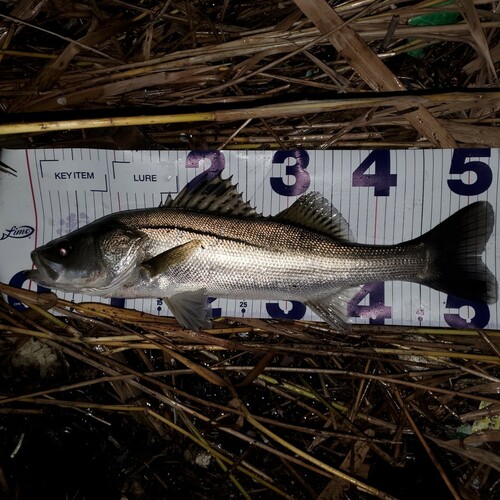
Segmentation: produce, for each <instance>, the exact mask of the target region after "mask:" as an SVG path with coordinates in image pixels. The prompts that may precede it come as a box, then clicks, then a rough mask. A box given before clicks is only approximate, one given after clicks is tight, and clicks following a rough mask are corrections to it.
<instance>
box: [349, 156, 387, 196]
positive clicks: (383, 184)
mask: <svg viewBox="0 0 500 500" xmlns="http://www.w3.org/2000/svg"><path fill="white" fill-rule="evenodd" d="M373 164H375V173H374V174H366V173H365V172H366V171H367V170H368V169H369V168H370V167H371V166H372V165H373ZM352 185H353V186H356V187H374V188H375V193H374V194H375V196H389V194H390V189H391V187H395V186H396V185H397V175H396V174H391V157H390V151H388V150H377V151H372V152H371V153H370V154H369V155H368V156H367V157H366V158H365V160H363V162H362V163H361V165H360V166H359V167H358V168H357V169H356V170H355V171H354V172H353V173H352Z"/></svg>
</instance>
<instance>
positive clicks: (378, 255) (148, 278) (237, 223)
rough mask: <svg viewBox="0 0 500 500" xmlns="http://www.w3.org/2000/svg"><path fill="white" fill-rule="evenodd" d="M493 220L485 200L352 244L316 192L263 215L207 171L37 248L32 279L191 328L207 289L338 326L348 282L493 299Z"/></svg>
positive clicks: (197, 324) (203, 314)
mask: <svg viewBox="0 0 500 500" xmlns="http://www.w3.org/2000/svg"><path fill="white" fill-rule="evenodd" d="M492 227H493V212H492V209H491V206H490V205H489V204H487V203H476V204H473V205H471V206H469V207H466V208H465V209H463V210H461V211H460V212H458V213H457V214H455V215H453V216H452V217H451V218H450V219H448V220H447V221H445V222H443V223H442V224H441V225H439V226H437V228H435V229H433V230H431V231H430V232H429V233H427V234H426V235H424V236H422V237H420V238H417V239H415V240H412V241H409V242H404V243H402V244H399V245H391V246H371V245H361V244H357V243H355V242H354V241H352V236H351V235H350V231H349V227H348V225H347V223H346V221H345V220H344V219H343V217H342V216H341V215H340V214H339V213H338V212H337V211H336V210H335V209H334V208H333V207H332V206H331V205H330V204H329V203H328V202H326V200H324V199H323V198H322V197H321V196H320V195H318V194H317V193H309V194H307V195H304V196H303V197H302V198H299V200H297V202H296V203H295V204H293V205H292V206H291V207H290V208H289V209H287V210H285V211H283V212H281V213H280V214H278V215H277V216H275V217H269V218H265V217H261V216H259V215H258V214H256V213H255V211H254V210H253V209H252V208H251V207H250V206H249V205H248V204H247V203H245V202H244V201H243V200H242V199H241V197H240V196H239V195H238V194H237V192H236V190H235V187H234V186H232V185H231V184H230V182H229V181H222V180H221V179H220V178H215V179H212V180H211V181H209V182H207V183H206V184H203V185H201V186H198V187H197V189H194V190H192V192H190V190H189V189H188V187H186V188H185V189H184V190H183V191H182V192H181V193H180V194H179V195H178V196H177V197H176V199H175V200H172V199H169V200H168V201H167V203H166V204H165V206H164V207H160V208H151V209H143V210H130V211H125V212H119V213H116V214H111V215H109V216H106V217H103V218H101V219H99V220H97V221H95V222H93V223H91V224H89V225H87V226H85V227H83V228H81V229H79V230H77V231H74V232H73V233H70V234H69V235H68V236H66V237H63V238H58V239H57V240H54V241H53V242H50V243H49V244H47V245H44V246H43V247H40V248H38V249H36V250H35V251H34V252H33V253H32V259H33V261H34V263H35V264H36V266H37V270H35V271H30V272H29V277H30V278H31V279H34V280H35V281H38V282H39V283H43V284H45V285H47V286H50V287H54V288H58V289H61V290H66V291H74V292H80V293H88V294H93V295H101V296H106V297H121V298H139V297H163V298H165V299H166V302H167V304H168V306H169V307H170V308H171V310H172V312H173V313H174V315H175V316H176V317H177V318H178V320H179V321H180V322H181V323H182V324H183V325H184V326H187V327H190V328H194V329H199V328H203V327H207V326H209V324H210V321H209V309H208V306H207V304H206V302H207V297H208V296H213V297H227V298H241V299H282V300H298V301H301V302H304V303H306V304H307V305H308V306H310V307H311V308H312V309H313V310H314V311H315V312H316V313H318V314H319V315H320V316H321V317H323V319H325V320H326V321H328V322H329V323H330V324H331V325H333V326H336V327H339V328H345V324H346V315H345V308H346V307H345V306H346V292H345V291H346V290H347V289H349V288H351V287H355V286H358V285H361V284H365V283H370V282H377V281H388V280H402V281H412V282H416V283H423V284H426V285H429V286H432V287H434V288H436V289H438V290H442V291H446V292H450V293H455V294H456V295H459V296H462V297H470V298H474V299H477V300H485V301H487V302H492V301H494V300H496V287H497V285H496V280H495V278H494V276H493V275H492V274H491V273H490V272H489V271H488V269H487V268H486V266H485V265H484V264H483V263H482V261H481V258H480V255H481V253H482V252H483V250H484V246H485V244H486V242H487V240H488V238H489V236H490V234H491V231H492ZM458 271H460V276H459V275H458V274H457V272H458Z"/></svg>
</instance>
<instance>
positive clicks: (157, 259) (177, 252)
mask: <svg viewBox="0 0 500 500" xmlns="http://www.w3.org/2000/svg"><path fill="white" fill-rule="evenodd" d="M200 247H201V241H200V240H191V241H188V242H187V243H184V244H183V245H179V246H178V247H174V248H170V249H169V250H166V251H165V252H163V253H160V254H158V255H155V256H154V257H152V258H151V259H149V260H146V261H144V262H143V263H142V267H143V268H144V269H145V270H146V271H147V272H148V274H149V275H150V276H151V278H154V277H155V276H158V275H159V274H161V273H163V272H165V271H166V270H168V269H171V268H172V267H174V266H178V265H179V264H182V263H183V262H184V261H186V260H187V259H189V257H191V255H193V253H194V252H195V251H196V250H198V248H200Z"/></svg>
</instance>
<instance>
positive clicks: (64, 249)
mask: <svg viewBox="0 0 500 500" xmlns="http://www.w3.org/2000/svg"><path fill="white" fill-rule="evenodd" d="M70 251H71V245H70V244H69V243H68V242H67V241H65V242H64V243H61V244H60V245H59V246H58V247H57V253H58V254H59V256H60V257H67V256H68V254H69V252H70Z"/></svg>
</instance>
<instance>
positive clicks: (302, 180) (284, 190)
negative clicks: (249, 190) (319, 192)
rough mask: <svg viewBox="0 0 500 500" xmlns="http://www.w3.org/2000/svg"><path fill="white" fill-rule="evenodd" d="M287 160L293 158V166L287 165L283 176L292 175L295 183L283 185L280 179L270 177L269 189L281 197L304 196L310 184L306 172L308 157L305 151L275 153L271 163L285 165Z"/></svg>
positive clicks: (295, 150)
mask: <svg viewBox="0 0 500 500" xmlns="http://www.w3.org/2000/svg"><path fill="white" fill-rule="evenodd" d="M287 158H295V164H294V165H287V166H286V170H285V174H286V175H293V176H294V177H295V182H294V183H293V184H285V183H284V182H283V179H282V178H281V177H271V187H272V188H273V191H275V192H276V193H278V194H280V195H282V196H299V195H301V194H304V193H305V192H306V191H307V190H308V188H309V186H310V184H311V178H310V177H309V172H308V171H307V170H306V168H307V166H308V165H309V155H308V154H307V151H306V150H305V149H294V150H293V151H283V150H280V151H276V153H275V154H274V156H273V160H272V162H273V163H281V164H283V163H285V160H286V159H287Z"/></svg>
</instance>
